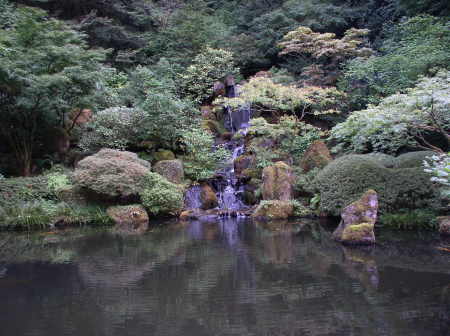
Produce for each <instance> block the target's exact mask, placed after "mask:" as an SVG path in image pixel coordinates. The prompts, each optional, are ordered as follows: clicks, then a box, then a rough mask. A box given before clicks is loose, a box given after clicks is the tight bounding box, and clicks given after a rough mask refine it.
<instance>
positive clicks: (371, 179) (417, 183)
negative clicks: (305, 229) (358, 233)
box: [314, 155, 439, 215]
mask: <svg viewBox="0 0 450 336" xmlns="http://www.w3.org/2000/svg"><path fill="white" fill-rule="evenodd" d="M314 188H315V189H316V190H317V191H318V192H319V193H320V196H321V201H320V209H321V211H324V212H326V213H329V214H333V215H339V214H340V211H341V210H342V209H343V208H344V207H345V206H347V205H348V204H350V203H351V202H353V201H354V200H356V199H358V198H359V197H360V196H361V195H362V194H363V193H364V192H366V191H367V190H368V189H373V190H375V191H376V192H377V193H378V195H379V204H380V211H381V212H393V211H396V210H398V209H415V208H434V207H437V206H438V205H439V193H438V192H437V188H435V187H434V186H433V184H432V182H431V181H430V176H429V175H428V174H427V173H425V172H423V170H422V169H421V168H403V169H388V168H385V167H383V166H381V165H380V164H378V163H377V162H376V161H374V160H372V159H371V158H370V156H367V155H347V156H343V157H341V158H339V159H337V160H334V161H333V162H331V163H330V164H328V165H327V166H326V167H325V168H324V169H323V170H322V171H321V172H320V173H319V174H318V175H317V177H316V178H315V180H314Z"/></svg>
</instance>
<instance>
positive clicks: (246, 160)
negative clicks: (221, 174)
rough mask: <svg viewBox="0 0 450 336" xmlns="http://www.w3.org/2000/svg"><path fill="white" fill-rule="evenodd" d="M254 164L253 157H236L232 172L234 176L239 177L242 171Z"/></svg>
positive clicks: (245, 155)
mask: <svg viewBox="0 0 450 336" xmlns="http://www.w3.org/2000/svg"><path fill="white" fill-rule="evenodd" d="M254 162H255V156H254V155H248V154H244V155H241V156H238V157H237V158H236V160H234V172H235V174H236V175H241V174H242V173H243V171H244V170H246V169H248V168H250V167H252V166H253V164H254Z"/></svg>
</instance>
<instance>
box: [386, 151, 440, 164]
mask: <svg viewBox="0 0 450 336" xmlns="http://www.w3.org/2000/svg"><path fill="white" fill-rule="evenodd" d="M433 155H436V153H435V152H432V151H421V152H410V153H405V154H402V155H400V156H397V157H396V158H395V166H394V168H418V167H423V161H425V159H426V158H427V157H430V156H433Z"/></svg>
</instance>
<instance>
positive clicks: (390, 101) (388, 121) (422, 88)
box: [332, 71, 450, 153]
mask: <svg viewBox="0 0 450 336" xmlns="http://www.w3.org/2000/svg"><path fill="white" fill-rule="evenodd" d="M449 109H450V72H448V71H442V72H440V73H439V74H438V75H436V76H435V77H433V78H422V79H421V80H420V82H419V83H418V84H417V85H416V86H415V87H414V88H412V89H409V90H408V91H407V92H406V93H403V94H395V95H392V96H389V97H387V98H385V99H383V100H382V101H381V102H380V104H379V105H376V106H373V105H369V107H368V108H367V109H366V110H362V111H356V112H353V113H352V114H351V115H350V116H349V118H348V119H347V120H346V121H345V122H343V123H340V124H338V125H337V126H336V127H334V128H333V130H332V138H333V139H335V140H337V141H338V142H340V143H341V146H343V147H344V148H345V149H347V150H350V151H353V152H361V153H364V152H368V151H376V152H385V153H396V152H397V151H398V149H400V148H401V147H404V146H415V147H424V146H425V147H426V143H425V142H424V139H423V133H424V132H438V133H441V134H442V136H443V137H444V138H445V137H447V138H448V135H444V134H443V133H445V130H447V131H448V129H449V127H450V113H449Z"/></svg>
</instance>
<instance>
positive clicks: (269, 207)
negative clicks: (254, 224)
mask: <svg viewBox="0 0 450 336" xmlns="http://www.w3.org/2000/svg"><path fill="white" fill-rule="evenodd" d="M293 213H294V207H293V205H292V203H291V202H288V201H261V203H260V204H259V205H258V207H257V208H256V209H255V211H254V212H253V214H252V217H254V218H260V219H287V218H289V217H291V216H292V215H293Z"/></svg>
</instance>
